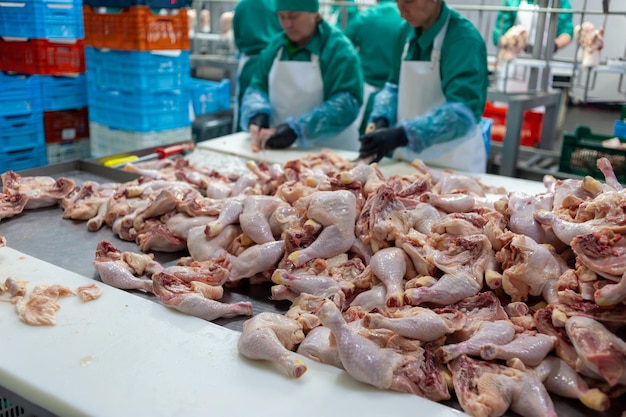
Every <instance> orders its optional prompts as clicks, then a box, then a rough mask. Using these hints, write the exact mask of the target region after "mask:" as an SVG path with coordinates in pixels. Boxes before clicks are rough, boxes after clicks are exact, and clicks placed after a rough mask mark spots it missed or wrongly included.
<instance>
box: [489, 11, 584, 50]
mask: <svg viewBox="0 0 626 417" xmlns="http://www.w3.org/2000/svg"><path fill="white" fill-rule="evenodd" d="M538 3H539V0H537V1H535V0H502V6H506V7H516V8H518V10H512V11H508V10H500V11H499V12H498V15H497V17H496V21H495V27H494V30H493V44H494V45H496V46H500V45H501V42H502V38H503V36H504V35H505V34H506V33H507V31H508V30H509V29H511V28H512V27H513V26H515V25H523V26H525V27H526V29H527V30H528V46H527V48H526V52H528V53H532V44H533V42H534V41H535V29H536V27H537V19H538V13H539V12H537V11H535V9H537V8H538V7H539V6H538ZM559 8H560V9H571V8H572V5H571V4H570V1H569V0H561V4H560V6H559ZM548 17H549V15H546V23H545V28H546V30H547V29H548V24H549V21H548ZM573 34H574V25H573V23H572V15H571V13H559V20H558V24H557V28H556V37H555V39H554V45H553V46H552V48H553V49H552V52H553V53H554V52H556V51H558V50H559V49H561V48H564V47H566V46H567V45H568V44H569V43H570V41H571V40H572V35H573ZM545 38H546V36H545V35H544V39H545Z"/></svg>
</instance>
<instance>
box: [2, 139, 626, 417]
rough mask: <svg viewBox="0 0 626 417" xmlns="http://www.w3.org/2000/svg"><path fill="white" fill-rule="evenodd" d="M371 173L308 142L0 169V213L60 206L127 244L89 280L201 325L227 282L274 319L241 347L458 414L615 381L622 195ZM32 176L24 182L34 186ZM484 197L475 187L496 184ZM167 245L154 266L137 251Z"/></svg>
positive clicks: (596, 403) (220, 308)
mask: <svg viewBox="0 0 626 417" xmlns="http://www.w3.org/2000/svg"><path fill="white" fill-rule="evenodd" d="M413 165H414V167H415V168H416V169H415V173H414V174H413V175H405V176H401V175H393V176H389V177H388V178H385V176H384V175H383V174H382V173H381V171H380V170H379V168H378V167H377V165H376V164H373V165H362V164H354V163H351V162H349V161H346V160H344V159H342V158H340V157H338V156H337V155H335V154H333V153H332V152H327V151H323V152H321V153H319V154H312V155H309V156H308V157H307V158H305V159H303V160H294V161H290V162H287V163H285V164H283V165H279V164H273V165H270V164H268V163H266V162H259V163H254V162H250V163H248V168H249V170H250V172H249V173H248V174H244V175H225V174H222V173H219V172H216V171H214V170H211V169H210V168H206V167H198V166H192V165H191V164H190V163H189V162H188V161H187V160H185V159H178V160H175V161H170V160H164V161H157V162H150V163H144V164H143V165H139V164H138V165H127V166H126V168H125V169H127V170H131V171H133V172H136V173H138V174H140V175H141V177H140V178H139V179H138V180H135V181H132V182H128V183H124V184H98V183H93V182H85V183H83V184H82V185H80V186H76V185H74V184H72V182H71V180H68V179H58V180H53V179H42V178H22V177H20V176H19V175H17V174H15V173H12V172H8V173H5V174H3V176H2V180H3V194H2V195H1V204H0V218H3V217H9V216H11V215H15V214H17V213H19V212H20V211H21V210H23V209H28V208H34V207H40V206H42V205H44V204H57V203H60V205H61V207H62V208H63V216H64V217H65V218H69V219H79V220H84V221H86V222H87V227H88V228H89V230H91V231H96V230H98V229H100V228H101V227H103V226H105V225H106V226H107V227H110V228H111V229H112V230H113V231H114V232H115V234H117V235H118V236H119V237H120V239H123V240H129V241H134V242H136V243H137V245H138V246H139V248H140V249H141V252H139V253H133V252H121V251H119V250H118V249H117V248H116V247H115V246H114V245H113V244H112V243H111V242H108V241H102V242H101V243H100V244H99V246H98V248H97V250H96V259H95V261H94V265H95V267H96V269H97V271H98V272H99V274H100V277H101V279H102V281H103V282H105V283H107V284H109V285H113V286H115V287H118V288H123V289H139V290H143V291H146V292H150V293H153V294H154V295H155V296H156V298H157V299H158V301H159V302H161V303H162V304H164V305H165V306H168V307H170V308H174V309H177V310H180V311H182V312H184V313H187V314H191V315H194V316H197V317H201V318H203V319H206V320H214V319H216V318H218V317H224V316H232V315H252V305H251V304H250V303H247V302H240V303H236V304H226V303H222V302H220V301H219V300H220V298H221V297H222V296H223V294H224V291H225V289H226V290H228V288H229V287H230V286H234V285H238V283H240V282H241V280H244V279H245V280H249V281H250V282H252V283H263V282H268V281H271V282H273V283H274V285H273V286H271V297H272V298H273V299H274V300H289V301H291V307H290V308H289V310H288V311H287V312H286V313H285V314H279V313H271V312H263V313H260V314H257V315H254V316H253V317H251V318H249V319H247V320H246V322H245V323H244V327H243V332H242V334H241V336H240V339H239V343H238V348H239V351H240V353H241V354H242V355H244V356H246V357H248V358H251V359H255V360H265V361H270V362H272V363H273V364H274V366H275V369H276V370H277V372H282V373H284V374H286V375H288V376H290V377H294V378H298V377H301V376H302V375H303V374H304V373H305V372H306V369H307V368H306V364H305V362H304V361H303V360H302V356H304V357H308V358H311V359H314V360H317V361H320V362H323V363H326V364H329V365H333V366H336V367H339V368H342V369H344V370H345V371H346V372H347V373H348V374H349V375H351V376H352V377H353V378H355V379H357V380H359V381H362V382H364V383H367V384H371V385H373V386H376V387H378V388H381V389H389V390H396V391H401V392H408V393H413V394H415V395H419V396H422V397H425V398H428V399H430V400H433V401H444V400H448V399H450V398H451V396H452V395H453V394H454V395H455V396H456V398H457V399H458V401H459V403H460V405H461V406H462V408H463V409H464V410H465V412H467V413H468V414H470V415H472V416H500V415H503V414H504V413H506V412H507V410H509V409H511V410H513V411H515V412H516V413H518V414H520V415H522V416H529V417H530V416H548V417H549V416H556V415H557V414H556V412H555V409H554V404H553V401H552V398H551V396H550V394H549V393H552V394H555V395H557V396H561V397H566V398H573V399H577V400H580V402H581V403H582V404H584V406H586V407H589V408H590V409H593V410H597V411H603V410H606V409H607V408H609V406H610V402H611V400H612V399H614V398H617V397H621V396H622V395H623V392H624V388H625V387H626V343H625V342H624V330H625V328H626V326H624V324H625V323H626V303H625V299H626V278H624V275H625V274H626V239H624V233H626V212H625V211H626V191H624V190H623V188H622V186H621V185H620V184H619V183H618V181H617V180H616V177H615V174H614V172H613V169H612V167H611V165H610V163H609V162H608V161H607V160H606V159H600V160H598V167H599V168H600V170H601V171H602V172H603V173H604V175H605V181H598V180H596V179H593V178H591V177H587V178H585V179H584V180H575V179H568V180H556V179H555V178H553V177H546V178H545V179H544V185H545V187H546V191H545V192H544V193H541V194H537V195H529V194H525V193H521V192H516V191H510V192H508V193H506V192H505V191H504V190H495V189H493V188H490V187H487V186H485V185H484V184H482V183H480V182H479V181H478V180H476V179H475V178H472V177H468V176H464V175H459V174H456V173H453V172H441V171H437V170H432V169H429V168H428V167H427V166H425V165H424V164H423V163H421V162H420V161H415V162H414V164H413ZM35 184H36V185H35ZM498 193H499V195H498V196H497V197H495V198H494V197H493V196H494V194H498ZM184 249H187V250H188V251H189V255H190V256H189V257H185V258H181V259H180V261H179V262H178V263H177V265H175V266H168V267H165V266H163V265H160V264H159V263H157V262H156V261H155V260H154V256H153V255H152V254H151V252H154V251H179V250H184Z"/></svg>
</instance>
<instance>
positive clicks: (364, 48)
mask: <svg viewBox="0 0 626 417" xmlns="http://www.w3.org/2000/svg"><path fill="white" fill-rule="evenodd" d="M376 3H377V4H376V5H374V6H372V7H369V8H367V9H365V10H363V11H362V12H360V13H359V14H358V15H357V16H356V17H355V18H354V19H353V20H352V21H351V22H350V23H349V24H348V27H346V29H345V30H344V34H345V35H346V36H347V37H348V39H350V40H351V41H352V43H353V44H354V46H355V47H356V49H357V52H358V53H359V58H360V59H361V68H362V70H363V78H364V81H365V84H364V85H363V106H362V107H361V112H360V113H359V117H358V119H357V120H359V121H362V123H359V125H360V127H359V132H360V133H361V134H362V133H364V132H365V127H366V125H367V119H368V118H369V115H370V113H371V111H372V106H373V104H374V97H375V96H376V93H377V92H378V91H380V89H381V88H383V86H384V85H385V81H387V78H388V77H389V71H390V70H391V61H392V50H393V45H394V42H395V39H396V34H397V32H398V30H400V28H401V27H402V23H403V22H404V20H403V19H402V17H400V11H399V10H398V6H397V5H396V1H395V0H378V1H377V2H376Z"/></svg>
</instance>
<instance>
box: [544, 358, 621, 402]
mask: <svg viewBox="0 0 626 417" xmlns="http://www.w3.org/2000/svg"><path fill="white" fill-rule="evenodd" d="M532 372H533V373H534V374H535V376H536V377H537V379H539V380H540V381H543V385H544V386H545V387H546V389H547V390H548V391H549V392H552V393H554V394H556V395H560V396H561V397H565V398H577V399H579V400H580V401H581V402H582V403H583V404H585V405H586V406H587V407H589V408H591V409H592V410H596V411H605V410H607V409H608V408H609V407H610V402H609V398H608V397H607V396H606V394H605V393H603V392H602V391H600V390H598V389H596V388H594V389H589V387H588V386H587V383H586V382H585V380H584V379H582V378H581V376H580V375H579V374H578V373H576V371H575V370H574V369H572V368H571V367H570V366H569V365H568V364H567V363H565V361H563V360H562V359H559V358H557V357H556V356H548V357H547V358H545V359H544V360H543V361H542V362H541V363H540V364H539V365H538V366H537V367H535V368H533V369H532Z"/></svg>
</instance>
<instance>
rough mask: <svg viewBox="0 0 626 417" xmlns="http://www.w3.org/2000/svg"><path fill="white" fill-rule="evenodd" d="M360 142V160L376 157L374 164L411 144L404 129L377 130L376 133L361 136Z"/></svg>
mask: <svg viewBox="0 0 626 417" xmlns="http://www.w3.org/2000/svg"><path fill="white" fill-rule="evenodd" d="M359 140H360V141H361V149H360V150H359V158H360V159H364V158H367V157H369V156H372V155H375V158H374V160H373V161H372V162H378V161H380V160H381V159H382V158H383V156H385V155H387V154H388V153H390V152H392V151H393V150H394V149H396V148H399V147H401V146H406V145H408V144H409V140H408V139H407V137H406V133H404V128H402V127H394V128H391V129H381V130H377V131H376V132H374V133H368V134H367V135H364V136H361V138H360V139H359Z"/></svg>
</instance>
